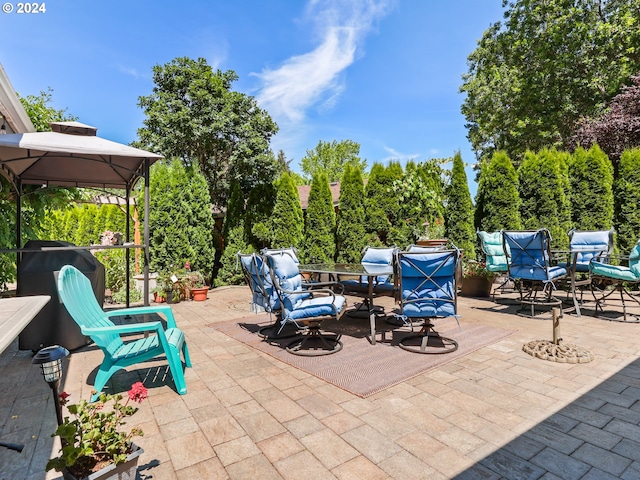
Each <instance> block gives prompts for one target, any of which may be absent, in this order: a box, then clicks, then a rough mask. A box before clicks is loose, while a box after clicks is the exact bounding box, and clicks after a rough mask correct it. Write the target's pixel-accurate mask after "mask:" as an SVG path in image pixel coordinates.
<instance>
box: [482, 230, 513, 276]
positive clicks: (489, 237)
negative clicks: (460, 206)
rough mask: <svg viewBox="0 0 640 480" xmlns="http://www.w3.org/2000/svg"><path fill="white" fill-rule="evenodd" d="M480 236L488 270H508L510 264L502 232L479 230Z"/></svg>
mask: <svg viewBox="0 0 640 480" xmlns="http://www.w3.org/2000/svg"><path fill="white" fill-rule="evenodd" d="M478 237H479V238H480V242H481V243H482V251H483V252H484V254H485V262H486V264H487V270H489V271H490V272H506V271H507V270H508V265H507V256H506V255H505V253H504V245H503V243H502V232H500V231H498V232H478Z"/></svg>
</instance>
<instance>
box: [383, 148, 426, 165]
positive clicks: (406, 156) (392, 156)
mask: <svg viewBox="0 0 640 480" xmlns="http://www.w3.org/2000/svg"><path fill="white" fill-rule="evenodd" d="M382 148H384V150H385V151H386V152H388V153H389V155H388V156H387V157H386V158H384V160H383V161H384V162H388V161H391V160H394V161H400V162H401V163H406V162H407V161H409V160H415V159H417V158H418V157H420V155H419V154H417V153H402V152H399V151H398V150H396V149H394V148H391V147H387V146H383V147H382Z"/></svg>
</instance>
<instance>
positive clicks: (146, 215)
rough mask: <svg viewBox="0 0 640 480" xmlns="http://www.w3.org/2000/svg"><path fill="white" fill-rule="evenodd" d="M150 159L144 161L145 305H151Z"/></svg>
mask: <svg viewBox="0 0 640 480" xmlns="http://www.w3.org/2000/svg"><path fill="white" fill-rule="evenodd" d="M149 176H150V175H149V159H148V158H145V159H144V287H143V292H144V305H145V306H146V305H149Z"/></svg>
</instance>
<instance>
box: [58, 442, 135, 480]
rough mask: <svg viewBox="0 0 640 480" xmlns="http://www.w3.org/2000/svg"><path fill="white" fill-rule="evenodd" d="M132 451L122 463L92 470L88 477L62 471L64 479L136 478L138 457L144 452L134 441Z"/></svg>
mask: <svg viewBox="0 0 640 480" xmlns="http://www.w3.org/2000/svg"><path fill="white" fill-rule="evenodd" d="M131 445H132V449H133V451H132V452H131V453H130V454H129V455H128V456H127V460H126V461H125V462H124V463H119V464H118V465H114V464H111V465H108V466H106V467H104V468H103V469H101V470H98V471H97V472H93V473H92V474H91V475H89V476H88V477H84V478H83V479H78V478H76V477H74V476H73V475H72V474H71V473H69V472H68V471H67V470H63V471H62V476H63V478H64V480H136V477H137V472H138V459H139V458H140V455H142V453H143V452H144V450H142V448H140V447H139V446H138V445H136V444H135V443H132V444H131Z"/></svg>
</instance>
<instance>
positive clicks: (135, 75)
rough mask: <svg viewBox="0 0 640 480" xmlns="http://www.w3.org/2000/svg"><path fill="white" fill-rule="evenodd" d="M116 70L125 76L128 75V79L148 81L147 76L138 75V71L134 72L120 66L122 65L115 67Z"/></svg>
mask: <svg viewBox="0 0 640 480" xmlns="http://www.w3.org/2000/svg"><path fill="white" fill-rule="evenodd" d="M117 67H118V70H120V72H122V73H124V74H125V75H129V76H130V77H133V78H135V79H136V80H138V79H141V78H142V79H148V78H149V75H148V74H143V73H140V72H139V71H138V70H136V69H135V68H133V67H128V66H126V65H122V64H118V65H117Z"/></svg>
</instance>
